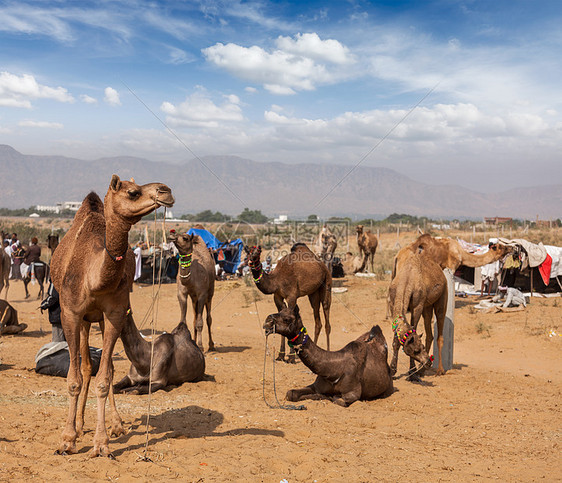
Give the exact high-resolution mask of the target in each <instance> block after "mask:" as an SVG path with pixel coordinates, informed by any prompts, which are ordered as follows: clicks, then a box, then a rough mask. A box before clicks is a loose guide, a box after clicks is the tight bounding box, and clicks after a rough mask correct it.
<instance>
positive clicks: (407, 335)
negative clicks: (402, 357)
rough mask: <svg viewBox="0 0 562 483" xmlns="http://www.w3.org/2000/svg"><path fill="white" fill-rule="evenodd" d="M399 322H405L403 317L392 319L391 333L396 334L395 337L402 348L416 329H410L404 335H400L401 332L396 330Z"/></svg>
mask: <svg viewBox="0 0 562 483" xmlns="http://www.w3.org/2000/svg"><path fill="white" fill-rule="evenodd" d="M400 321H402V322H405V320H404V317H402V316H401V315H399V316H398V317H396V318H395V319H394V322H392V331H393V332H394V333H395V334H396V337H397V338H398V342H400V345H401V346H404V344H405V343H406V341H407V340H408V339H409V338H410V336H412V335H414V334H415V333H416V329H414V328H413V327H412V328H411V329H409V330H407V331H406V332H404V334H402V332H400V329H399V328H398V325H399V324H400Z"/></svg>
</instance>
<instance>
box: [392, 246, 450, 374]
mask: <svg viewBox="0 0 562 483" xmlns="http://www.w3.org/2000/svg"><path fill="white" fill-rule="evenodd" d="M388 293H389V299H390V313H391V315H392V320H393V322H392V329H393V330H394V334H395V335H394V340H393V344H392V349H393V356H392V362H391V364H390V368H391V370H392V371H393V373H395V372H396V367H397V363H398V351H399V349H400V346H401V345H402V346H403V347H404V352H405V353H406V354H407V355H409V356H410V376H409V380H419V377H418V376H417V374H414V370H415V362H414V360H417V361H419V362H422V364H424V365H425V364H427V363H428V359H427V358H428V355H427V353H428V352H429V350H430V347H431V343H432V342H433V331H432V328H431V319H432V317H433V313H435V317H436V319H437V347H438V350H439V366H438V369H437V375H442V374H444V373H445V371H444V370H443V362H442V361H443V358H442V357H441V349H442V348H443V324H444V322H445V314H446V311H447V298H448V292H447V279H446V278H445V275H444V274H443V271H442V270H441V268H440V267H439V265H437V263H435V262H434V261H433V260H432V259H431V258H430V257H429V256H428V255H427V254H425V252H423V251H421V252H412V253H410V255H409V257H408V259H407V260H405V263H404V264H403V265H402V266H401V267H400V269H399V270H398V272H397V273H396V276H395V277H394V279H393V280H392V282H391V283H390V287H389V289H388ZM407 311H410V314H411V319H410V324H408V323H407V322H406V319H405V317H406V312H407ZM422 315H423V320H424V326H425V351H423V354H422V356H421V359H422V360H420V357H417V356H416V355H417V354H418V353H419V352H420V351H421V349H420V347H419V346H417V342H418V341H419V336H418V335H417V334H416V329H417V327H418V322H419V319H420V317H421V316H422ZM420 345H421V344H420ZM410 346H411V347H410Z"/></svg>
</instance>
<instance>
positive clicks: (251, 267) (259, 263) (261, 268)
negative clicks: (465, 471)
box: [248, 259, 263, 283]
mask: <svg viewBox="0 0 562 483" xmlns="http://www.w3.org/2000/svg"><path fill="white" fill-rule="evenodd" d="M248 266H249V267H250V269H251V270H252V272H253V271H254V270H256V271H259V272H260V274H259V275H258V276H257V277H254V276H253V274H252V277H253V279H254V282H255V283H260V281H261V279H262V278H263V267H262V264H261V262H258V264H257V265H254V263H253V262H252V259H250V260H248Z"/></svg>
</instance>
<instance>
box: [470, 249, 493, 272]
mask: <svg viewBox="0 0 562 483" xmlns="http://www.w3.org/2000/svg"><path fill="white" fill-rule="evenodd" d="M500 258H501V254H500V253H498V252H495V251H493V250H488V251H487V252H486V253H484V254H482V255H474V254H473V253H468V252H465V251H464V250H463V254H462V264H463V265H465V266H466V267H472V268H474V267H482V266H483V265H487V264H488V263H492V262H495V261H496V260H499V259H500Z"/></svg>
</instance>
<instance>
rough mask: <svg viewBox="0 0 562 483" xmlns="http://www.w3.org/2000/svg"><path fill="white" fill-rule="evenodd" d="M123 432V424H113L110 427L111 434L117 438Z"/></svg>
mask: <svg viewBox="0 0 562 483" xmlns="http://www.w3.org/2000/svg"><path fill="white" fill-rule="evenodd" d="M123 434H125V429H124V428H123V425H118V426H113V427H112V428H111V436H114V437H116V438H117V437H119V436H121V435H123Z"/></svg>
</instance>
